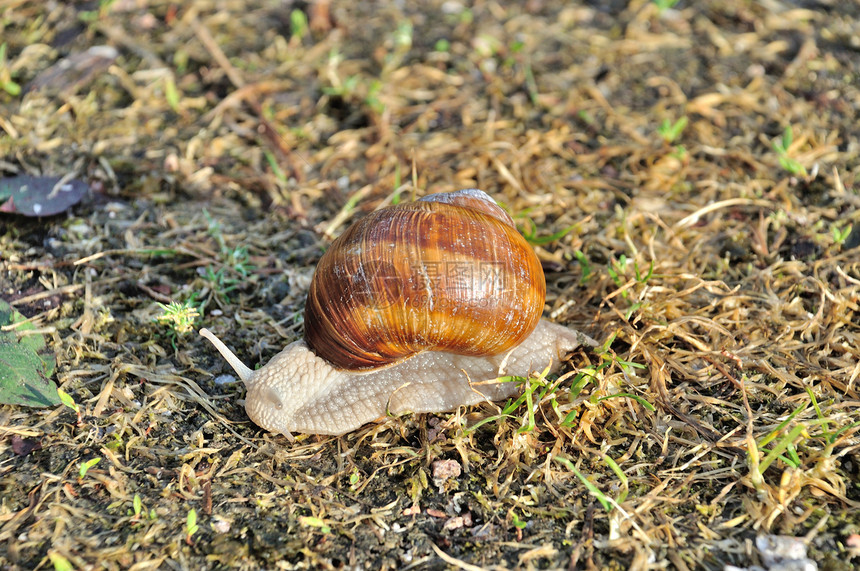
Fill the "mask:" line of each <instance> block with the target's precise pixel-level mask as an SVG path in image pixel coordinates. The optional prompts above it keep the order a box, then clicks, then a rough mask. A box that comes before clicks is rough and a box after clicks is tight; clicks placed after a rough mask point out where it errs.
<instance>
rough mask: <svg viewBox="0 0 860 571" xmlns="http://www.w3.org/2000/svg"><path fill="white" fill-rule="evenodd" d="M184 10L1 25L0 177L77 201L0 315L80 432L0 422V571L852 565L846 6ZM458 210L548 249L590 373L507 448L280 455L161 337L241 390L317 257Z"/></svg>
mask: <svg viewBox="0 0 860 571" xmlns="http://www.w3.org/2000/svg"><path fill="white" fill-rule="evenodd" d="M341 4H343V5H341ZM405 4H411V3H405ZM181 5H182V3H177V2H161V1H157V0H153V1H147V0H140V1H136V2H132V1H126V0H117V1H116V2H103V3H101V4H97V3H94V2H92V3H80V4H77V5H73V4H71V3H64V2H56V3H54V2H27V1H26V0H22V1H12V2H9V1H6V2H2V3H0V13H2V19H0V38H2V42H4V43H5V44H6V55H5V57H6V59H5V61H4V62H0V80H3V79H4V77H5V79H7V80H8V79H12V80H14V81H15V82H16V83H18V84H20V85H21V86H22V87H23V88H24V90H23V91H22V93H21V94H18V95H13V94H10V93H9V92H4V91H0V161H2V162H0V170H2V172H3V174H4V175H12V174H15V173H30V174H50V175H56V176H61V175H64V174H67V173H70V172H72V173H75V174H76V175H77V176H78V177H79V178H81V179H83V180H85V181H87V182H88V183H89V184H90V186H91V189H92V191H91V193H90V194H89V196H88V197H87V198H86V199H85V200H84V201H83V202H82V203H81V204H79V205H77V206H75V207H73V208H72V209H71V211H70V212H68V213H66V214H62V215H58V216H54V217H50V218H44V219H30V218H23V217H18V216H12V215H3V217H2V218H0V283H2V290H0V296H2V298H3V299H5V300H6V301H8V302H11V303H12V304H13V305H14V307H15V308H16V309H17V310H18V311H20V312H21V313H22V314H23V315H24V316H25V317H28V318H31V320H32V323H33V324H34V325H35V326H36V327H37V328H39V329H41V330H42V331H43V332H44V333H45V334H46V335H47V336H48V340H49V344H50V346H51V347H52V348H53V349H54V350H55V351H56V354H57V359H58V365H57V373H56V376H55V378H56V380H57V381H58V382H59V384H60V385H61V386H62V388H63V389H64V390H65V391H66V392H68V393H69V394H70V395H71V396H72V397H73V398H74V400H75V401H76V402H77V403H78V405H79V406H80V413H81V415H80V418H78V416H77V415H76V414H75V413H74V412H73V411H72V410H71V409H70V408H67V407H59V408H56V409H49V410H31V409H22V408H16V407H9V406H5V407H0V567H2V568H4V569H30V568H37V567H38V568H51V567H53V566H59V567H57V568H62V564H63V562H68V563H70V564H71V565H72V566H73V568H77V569H120V568H123V569H151V568H163V569H200V568H204V567H205V568H244V569H258V568H269V569H298V568H315V569H316V568H321V569H328V568H336V569H337V568H354V567H355V568H359V567H360V568H366V569H395V568H402V569H405V568H430V569H441V568H446V567H461V568H470V569H472V568H477V567H479V568H494V567H498V568H503V567H504V568H524V569H530V568H534V569H538V568H567V567H570V568H615V569H626V568H633V569H648V568H652V569H654V568H678V569H693V568H705V569H721V568H722V566H723V565H725V564H727V563H733V564H737V565H747V564H752V563H759V562H760V559H759V554H758V552H757V550H756V549H755V547H754V545H755V538H756V536H757V535H760V534H785V535H790V536H795V537H801V538H803V539H804V540H805V541H806V542H807V543H808V546H809V550H810V556H811V557H812V558H813V559H814V560H815V561H817V562H818V564H819V566H820V568H822V569H833V570H841V569H851V568H853V565H856V564H858V563H860V558H858V557H857V556H856V555H857V551H856V549H857V548H856V546H855V548H854V549H855V551H851V547H850V544H851V542H852V541H854V538H853V535H854V534H857V533H858V532H860V516H858V513H860V509H858V508H860V487H858V478H860V452H858V450H860V438H858V426H857V423H858V421H860V409H858V406H860V399H858V383H860V381H858V376H860V365H858V361H860V349H858V346H860V326H858V303H860V249H858V245H860V209H858V206H860V180H858V174H860V171H858V164H860V143H858V139H860V137H858V135H860V133H858V131H860V128H858V123H860V88H858V86H860V44H858V38H860V9H858V6H857V4H856V3H852V2H831V1H821V2H808V3H807V2H799V3H792V2H786V3H779V2H762V3H761V4H758V3H753V2H720V1H713V2H695V3H692V2H683V1H682V2H681V4H680V5H679V6H678V7H677V9H675V10H668V11H665V12H662V13H660V12H659V11H658V9H657V7H656V6H655V5H654V4H652V3H648V2H641V1H640V2H632V3H630V4H627V3H624V2H608V3H570V2H563V1H554V0H545V1H542V0H531V1H529V2H516V3H514V2H509V3H507V2H476V3H475V4H474V5H467V4H464V3H461V2H458V1H456V0H455V1H448V2H444V3H443V2H438V1H432V2H426V3H422V7H421V8H420V9H416V8H408V9H406V8H398V7H397V6H399V5H402V4H401V3H389V2H378V3H377V2H348V3H347V2H344V3H337V2H334V3H333V4H332V5H331V6H330V10H329V11H328V12H327V11H326V10H325V6H317V7H316V8H314V7H309V6H308V5H306V4H304V3H296V4H291V3H289V2H278V1H270V2H265V1H258V2H253V1H252V2H246V1H244V0H243V1H238V0H236V1H234V0H222V1H217V2H214V1H213V2H207V1H198V2H194V3H193V6H194V7H193V8H186V7H181ZM294 10H296V11H297V12H294ZM301 13H303V14H306V15H308V16H309V21H310V24H309V29H305V28H303V26H302V22H301V18H297V16H298V15H299V14H301ZM100 45H108V46H112V47H113V48H115V49H116V52H117V53H116V56H117V57H116V58H115V59H114V58H113V57H112V54H111V52H110V50H107V51H106V52H104V51H102V52H99V51H96V52H87V50H88V49H89V48H91V47H92V46H100ZM76 55H77V56H78V57H82V58H84V61H85V64H84V65H82V66H80V67H76V66H75V65H71V66H65V67H63V66H58V64H59V63H60V62H61V61H62V60H63V59H65V58H69V57H71V56H76ZM3 70H5V71H6V72H8V73H7V74H6V75H5V76H4V75H3ZM13 91H14V89H13ZM684 121H686V125H685V124H684ZM661 126H663V128H661ZM673 127H675V129H674V130H675V131H676V133H674V134H673V133H672V132H671V131H672V130H673ZM787 129H788V130H789V131H790V134H791V136H790V137H787V136H786V135H787V132H786V130H787ZM789 139H790V140H789ZM413 169H414V173H415V174H414V176H413ZM472 186H477V187H480V188H482V189H485V190H486V191H488V192H489V193H490V194H491V195H493V196H494V197H496V198H497V199H498V200H499V201H500V202H502V203H503V204H504V205H505V206H506V207H507V208H508V209H509V211H510V212H511V214H512V215H513V216H514V217H515V219H516V220H517V222H518V224H519V225H520V228H521V229H522V230H523V231H524V232H525V233H528V234H534V236H533V238H535V239H539V238H543V237H551V236H552V235H553V234H556V233H559V237H557V238H556V239H554V240H549V241H545V242H544V243H539V244H537V245H536V248H537V251H538V253H539V256H540V257H541V259H542V261H543V263H544V268H545V270H546V275H547V283H548V298H547V306H546V311H545V315H546V316H548V317H550V318H551V319H553V320H555V321H558V322H561V323H564V324H568V325H570V326H572V327H575V328H578V329H580V330H582V331H584V332H586V333H588V334H590V335H591V336H593V337H594V338H596V339H597V340H598V341H599V342H600V343H608V347H609V349H608V350H605V351H603V352H602V353H601V352H594V351H581V352H577V353H575V354H573V355H572V356H571V358H570V361H569V362H568V363H567V364H566V366H565V368H564V369H563V373H565V374H564V375H563V376H562V377H561V381H560V382H552V384H551V386H550V387H549V390H547V387H541V386H540V381H534V380H533V381H532V384H531V387H532V388H534V389H535V392H534V393H533V396H534V403H533V408H532V410H533V411H534V415H533V416H530V415H529V409H528V408H527V407H526V406H525V405H519V406H517V407H513V406H512V407H508V408H507V409H506V410H505V412H506V413H507V414H506V415H504V416H502V417H501V418H500V417H499V415H500V408H496V407H494V406H492V405H489V404H487V405H483V406H476V407H472V408H468V409H463V410H460V411H458V412H457V413H455V414H439V415H419V416H416V417H412V416H406V417H403V418H400V419H391V420H387V421H385V422H382V423H379V424H375V425H371V426H366V427H364V428H362V429H360V430H358V431H356V432H354V433H351V434H349V435H347V436H344V437H340V438H335V437H313V436H312V437H302V438H300V440H299V442H297V443H294V444H290V443H289V442H288V441H287V440H286V439H285V438H284V437H282V436H274V435H271V434H268V433H263V432H262V431H260V430H259V429H258V428H256V427H255V426H254V425H252V424H250V423H249V422H248V419H247V416H246V415H245V412H244V409H243V407H242V406H241V404H240V399H241V398H242V396H243V394H244V390H243V387H242V386H241V384H239V383H236V382H231V381H235V376H230V375H232V371H230V369H229V368H228V367H227V365H226V364H225V363H224V362H223V361H222V359H221V358H220V357H219V356H218V355H217V354H216V353H215V352H214V351H213V349H212V348H211V347H210V346H209V344H208V343H206V342H205V341H204V340H203V339H201V338H199V337H198V336H197V335H196V334H194V333H189V334H177V335H171V330H170V328H169V326H168V325H167V324H165V323H164V322H158V321H156V319H157V318H158V317H159V316H162V315H163V314H164V311H163V309H162V308H161V307H159V305H158V303H167V302H169V301H176V302H179V303H190V304H193V305H198V306H199V309H200V313H201V316H200V318H199V319H198V320H197V322H196V326H203V325H205V326H206V327H208V328H210V329H212V330H213V331H214V332H215V333H216V334H218V335H219V336H220V337H222V338H223V339H224V340H225V341H226V343H227V344H228V345H230V346H231V347H232V348H233V349H234V350H235V351H236V353H237V354H238V355H240V356H241V357H242V358H243V359H244V360H245V361H246V362H247V363H249V364H250V365H251V366H257V365H259V364H262V363H265V362H266V361H267V360H268V359H269V358H270V357H271V356H272V355H274V354H275V353H276V352H277V351H278V350H279V349H280V347H282V346H283V345H285V344H286V343H287V342H289V341H291V340H293V339H295V338H296V337H297V336H298V335H299V334H300V333H301V329H302V328H301V316H302V310H303V307H304V298H305V294H306V292H307V287H308V283H309V279H310V276H311V273H312V271H313V268H314V265H315V263H316V261H317V260H318V259H319V257H320V255H321V254H322V253H323V251H324V250H325V249H326V248H327V246H328V244H329V243H330V241H331V239H332V237H333V236H336V235H338V234H339V233H340V232H342V231H343V229H344V228H345V227H346V225H348V224H349V223H350V222H351V221H353V220H354V219H357V218H359V217H360V216H362V215H364V214H366V213H367V212H369V211H371V210H373V209H374V208H376V207H378V206H380V205H383V204H385V203H387V202H389V201H391V200H393V199H394V197H395V196H399V197H400V198H401V199H404V200H406V199H411V197H412V196H413V195H416V196H417V195H423V194H426V193H427V192H438V191H447V190H453V189H457V188H463V187H472ZM565 230H567V232H564V231H565ZM535 241H538V240H535ZM225 375H226V376H225ZM602 397H611V398H602ZM504 406H505V404H504V403H500V407H504ZM482 420H489V421H488V422H485V423H483V424H480V426H477V428H476V425H478V424H479V422H481V421H482ZM532 420H533V426H532V425H531V424H530V423H531V421H532ZM521 427H525V429H522V430H521ZM94 458H100V459H101V460H100V461H99V463H98V464H96V465H94V466H93V467H92V468H90V470H89V471H88V472H86V473H85V474H84V475H83V477H81V476H80V467H81V465H82V464H83V463H85V462H87V461H89V460H92V459H94ZM458 468H459V470H458ZM458 472H459V473H458ZM577 473H578V474H581V475H582V476H583V477H584V478H585V479H586V480H587V481H588V482H589V483H590V484H591V485H592V487H593V488H594V490H593V491H590V490H589V489H588V488H587V487H586V486H585V485H584V484H583V481H582V480H580V478H579V477H578V476H577ZM598 493H602V494H603V495H604V497H600V498H598ZM136 498H137V499H136ZM601 499H603V500H604V501H605V502H606V505H603V504H602V503H601V501H600V500H601ZM613 502H614V503H613ZM192 510H193V513H194V514H196V516H197V520H196V524H197V529H196V530H195V529H193V528H192V529H191V530H189V529H188V528H189V521H188V518H189V513H191V512H192ZM189 531H193V533H189ZM852 554H853V555H855V556H854V558H853V559H852ZM469 566H472V567H469Z"/></svg>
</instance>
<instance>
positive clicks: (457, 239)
mask: <svg viewBox="0 0 860 571" xmlns="http://www.w3.org/2000/svg"><path fill="white" fill-rule="evenodd" d="M545 296H546V282H545V280H544V275H543V270H542V268H541V265H540V261H539V260H538V259H537V256H536V255H535V253H534V251H533V250H532V248H531V246H530V245H529V244H528V242H526V240H525V239H524V238H523V237H522V235H520V233H519V232H518V231H517V229H516V228H515V227H514V225H513V221H512V220H511V218H510V216H508V215H507V213H506V212H505V211H504V210H502V209H501V208H500V207H499V206H498V205H497V204H496V203H495V202H494V201H493V199H492V198H490V197H489V196H488V195H486V194H485V193H484V192H482V191H480V190H477V189H468V190H464V191H458V192H453V193H446V194H435V195H430V196H428V197H425V199H422V200H419V201H417V202H412V203H406V204H400V205H397V206H392V207H388V208H384V209H382V210H378V211H376V212H374V213H372V214H369V215H368V216H366V217H365V218H363V219H362V220H360V221H358V222H357V223H355V224H354V225H353V226H351V227H350V228H349V229H348V230H347V231H346V232H344V234H343V235H341V236H340V237H339V238H338V239H337V240H335V241H334V243H333V244H332V246H331V248H330V249H329V250H328V251H327V252H326V253H325V254H324V255H323V257H322V258H321V259H320V262H319V265H318V266H317V270H316V273H315V274H314V277H313V280H312V282H311V286H310V291H309V293H308V301H307V306H306V309H305V340H306V342H307V344H308V345H309V346H310V347H311V349H312V350H313V351H314V353H316V354H317V355H319V356H320V357H322V358H323V359H325V360H327V361H328V362H329V363H331V364H332V365H333V366H334V367H336V368H341V369H350V370H355V369H367V368H376V367H382V366H386V365H388V364H391V363H395V362H397V361H400V360H403V359H405V358H408V357H410V356H412V355H414V354H416V353H418V352H421V351H448V352H451V353H456V354H461V355H496V354H499V353H502V352H504V351H506V350H508V349H510V348H512V347H514V346H516V345H518V344H519V343H520V342H522V341H523V340H524V339H525V338H526V337H527V336H528V335H529V334H530V333H531V332H532V330H534V328H535V326H536V325H537V323H538V321H539V319H540V316H541V312H542V310H543V305H544V299H545Z"/></svg>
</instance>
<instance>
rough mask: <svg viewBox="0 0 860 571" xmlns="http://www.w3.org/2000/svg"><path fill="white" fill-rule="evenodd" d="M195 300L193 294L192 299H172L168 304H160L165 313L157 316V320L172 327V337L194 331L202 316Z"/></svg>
mask: <svg viewBox="0 0 860 571" xmlns="http://www.w3.org/2000/svg"><path fill="white" fill-rule="evenodd" d="M193 302H194V300H193V296H192V299H189V300H188V301H184V302H182V303H179V302H176V301H171V302H170V303H169V304H167V305H165V304H163V303H159V304H158V307H160V308H161V310H162V311H163V313H162V314H161V315H159V316H158V317H156V318H155V320H156V321H157V322H159V323H162V324H164V325H167V326H168V327H169V328H170V337H171V339H175V338H176V337H178V336H182V335H186V334H188V333H190V332H192V331H194V325H195V323H196V322H197V318H198V317H200V312H199V311H198V310H197V308H196V307H195V306H194V305H193Z"/></svg>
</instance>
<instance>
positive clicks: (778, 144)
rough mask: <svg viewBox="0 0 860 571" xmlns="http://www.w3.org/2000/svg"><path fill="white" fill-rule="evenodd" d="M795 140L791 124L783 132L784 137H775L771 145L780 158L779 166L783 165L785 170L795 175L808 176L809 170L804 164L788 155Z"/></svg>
mask: <svg viewBox="0 0 860 571" xmlns="http://www.w3.org/2000/svg"><path fill="white" fill-rule="evenodd" d="M793 140H794V133H793V132H792V129H791V125H786V126H785V130H784V131H783V132H782V137H777V138H776V139H774V140H773V142H772V143H771V146H772V147H773V150H774V152H776V156H777V158H778V159H779V166H781V167H782V168H783V170H785V171H786V172H787V173H789V174H791V175H793V176H806V175H807V172H806V169H805V168H804V167H803V165H802V164H800V163H799V162H797V161H796V160H795V159H793V158H791V157H789V156H788V149H789V148H790V147H791V143H792V141H793Z"/></svg>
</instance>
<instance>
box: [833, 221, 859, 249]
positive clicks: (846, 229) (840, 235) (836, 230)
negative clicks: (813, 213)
mask: <svg viewBox="0 0 860 571" xmlns="http://www.w3.org/2000/svg"><path fill="white" fill-rule="evenodd" d="M853 228H854V225H853V224H846V225H845V226H842V227H841V228H840V227H839V226H832V227H831V228H830V232H831V234H833V242H834V243H835V244H836V245H837V246H841V245H842V244H844V243H845V240H847V239H848V236H849V235H851V230H852V229H853Z"/></svg>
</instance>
